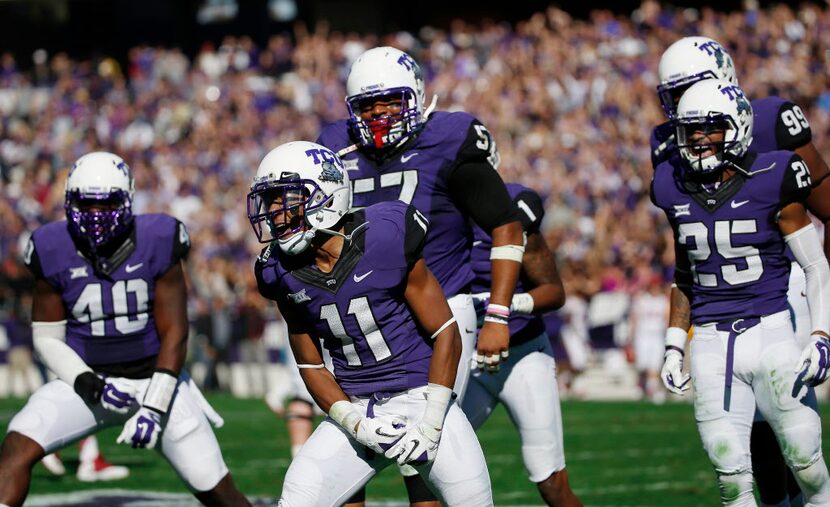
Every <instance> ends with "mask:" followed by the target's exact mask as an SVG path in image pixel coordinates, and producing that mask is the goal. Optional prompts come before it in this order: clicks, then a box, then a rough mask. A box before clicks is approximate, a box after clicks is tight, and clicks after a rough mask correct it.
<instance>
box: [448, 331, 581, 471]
mask: <svg viewBox="0 0 830 507" xmlns="http://www.w3.org/2000/svg"><path fill="white" fill-rule="evenodd" d="M499 402H501V403H503V404H504V406H505V407H506V408H507V410H508V412H509V413H510V417H511V419H512V420H513V423H514V424H515V425H516V427H517V428H518V430H519V435H520V436H521V439H522V457H523V458H524V463H525V468H526V469H527V473H528V476H529V477H530V480H531V481H533V482H537V483H538V482H542V481H544V480H545V479H547V478H548V477H550V475H551V474H552V473H554V472H558V471H559V470H562V469H563V468H565V448H564V445H563V443H562V413H561V411H560V409H559V388H558V386H557V382H556V362H555V361H554V359H553V349H552V347H551V345H550V340H549V339H548V335H547V334H545V333H543V334H541V335H539V336H538V337H536V338H534V339H533V340H530V341H528V342H526V343H523V344H521V345H518V346H516V347H510V358H509V359H508V360H507V361H506V362H505V363H504V364H502V366H501V368H500V369H499V371H498V372H497V373H487V372H482V371H478V370H477V371H475V372H473V374H472V378H471V379H470V385H469V386H468V387H467V396H466V398H465V399H464V403H463V404H462V408H463V409H464V413H465V414H467V417H468V418H469V419H470V424H472V426H473V428H475V429H478V428H479V427H480V426H481V425H482V424H483V423H484V421H486V420H487V418H488V417H489V416H490V414H491V413H492V412H493V409H495V407H496V404H497V403H499Z"/></svg>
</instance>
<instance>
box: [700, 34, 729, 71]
mask: <svg viewBox="0 0 830 507" xmlns="http://www.w3.org/2000/svg"><path fill="white" fill-rule="evenodd" d="M697 48H698V49H699V50H701V51H705V52H706V54H707V55H709V56H714V57H715V62H716V63H717V64H718V68H719V69H722V68H723V66H724V64H725V63H726V59H725V58H724V57H723V48H722V47H721V45H720V44H718V43H717V42H715V41H709V42H707V43H705V44H701V45H700V46H698V47H697Z"/></svg>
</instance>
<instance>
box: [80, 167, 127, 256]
mask: <svg viewBox="0 0 830 507" xmlns="http://www.w3.org/2000/svg"><path fill="white" fill-rule="evenodd" d="M134 193H135V182H134V180H133V173H132V171H131V170H130V167H129V166H128V165H127V163H126V162H124V160H122V159H121V157H119V156H118V155H114V154H112V153H107V152H104V151H96V152H92V153H88V154H86V155H84V156H83V157H81V158H79V159H78V160H77V162H75V164H74V165H73V166H72V168H71V169H70V170H69V176H68V177H67V179H66V193H65V197H66V199H65V202H64V209H65V210H66V220H67V222H68V225H69V232H70V233H71V234H72V235H73V236H75V237H76V238H82V239H85V240H86V241H87V242H90V245H91V246H92V247H93V248H97V247H98V246H101V245H103V244H105V243H107V242H109V241H110V240H112V239H114V238H116V237H119V236H121V234H123V233H124V232H125V231H127V230H128V229H129V228H130V226H131V225H132V223H133V219H134V217H133V210H132V206H133V194H134Z"/></svg>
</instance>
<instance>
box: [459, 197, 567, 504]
mask: <svg viewBox="0 0 830 507" xmlns="http://www.w3.org/2000/svg"><path fill="white" fill-rule="evenodd" d="M507 190H508V192H509V193H510V196H511V197H512V198H513V202H514V203H515V204H516V206H517V207H518V209H519V216H520V217H521V223H522V228H523V229H524V231H525V233H526V234H527V244H526V246H525V253H524V258H523V261H522V272H521V278H520V281H519V284H518V285H517V287H516V291H515V294H513V299H512V303H511V305H510V310H511V312H512V314H511V315H510V317H509V319H508V327H509V329H510V362H509V363H507V364H505V365H502V367H501V369H500V370H499V371H498V372H497V373H494V374H489V373H484V374H482V372H480V371H477V372H474V373H473V374H472V376H471V378H470V384H469V386H468V387H467V395H466V396H465V397H464V403H463V404H462V407H461V408H462V409H463V410H464V413H465V414H467V417H468V418H469V419H470V424H472V425H473V428H476V429H477V428H478V427H479V426H481V425H482V424H483V423H484V421H486V420H487V418H488V417H489V416H490V414H491V413H492V412H493V409H495V408H496V404H498V403H499V402H501V403H503V404H504V406H505V407H506V408H507V410H508V412H510V417H511V419H512V420H513V423H514V424H515V425H516V427H517V428H518V430H519V435H520V436H521V439H522V456H523V458H524V463H525V468H526V469H527V472H528V475H529V477H530V480H531V481H532V482H534V483H536V487H537V488H538V489H539V493H540V494H541V495H542V498H543V499H544V500H545V503H546V504H547V505H557V506H565V507H574V506H581V505H582V503H581V502H580V501H579V499H578V498H577V497H576V495H574V493H573V491H571V487H570V484H569V482H568V471H567V470H566V469H565V449H564V445H563V443H562V414H561V412H560V409H559V390H558V387H557V380H556V362H555V361H554V359H553V348H552V347H551V343H550V339H549V338H548V335H547V333H545V324H544V322H543V321H542V318H541V317H540V316H539V314H541V313H544V312H547V311H551V310H556V309H557V308H560V307H561V306H562V305H563V304H564V303H565V289H564V288H563V286H562V281H561V280H560V278H559V273H558V271H557V269H556V260H555V259H554V256H553V253H552V252H551V251H550V249H549V248H548V245H547V243H546V242H545V238H544V237H543V236H542V233H541V231H540V230H539V227H540V226H541V224H542V219H543V218H544V215H545V208H544V205H543V203H542V199H541V197H539V194H537V193H536V192H534V191H533V190H531V189H529V188H527V187H525V186H522V185H519V184H516V183H508V184H507ZM474 231H475V236H474V237H475V242H474V243H473V252H472V260H473V264H472V265H473V271H474V272H475V274H476V278H475V280H474V281H473V291H475V292H476V293H475V294H474V296H473V299H474V300H475V301H476V302H477V304H476V308H477V309H480V310H481V315H480V316H481V318H483V320H484V321H486V320H487V319H494V318H501V317H495V316H485V315H484V308H486V303H487V300H488V298H489V294H488V293H486V292H478V291H486V290H487V289H488V288H489V287H490V259H489V252H490V248H491V246H492V244H491V239H490V236H488V235H487V233H485V232H484V231H483V230H482V229H481V228H480V227H475V228H474Z"/></svg>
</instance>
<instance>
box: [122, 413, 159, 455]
mask: <svg viewBox="0 0 830 507" xmlns="http://www.w3.org/2000/svg"><path fill="white" fill-rule="evenodd" d="M161 430H162V427H161V414H160V413H159V412H156V411H155V410H153V409H151V408H147V407H140V408H139V409H138V411H137V412H136V413H135V414H133V416H132V417H130V418H129V419H127V422H126V423H124V429H123V430H121V434H120V435H118V439H117V440H116V442H117V443H119V444H126V445H130V446H132V447H133V449H135V448H142V449H152V448H154V447H155V446H156V442H158V438H159V434H161Z"/></svg>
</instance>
